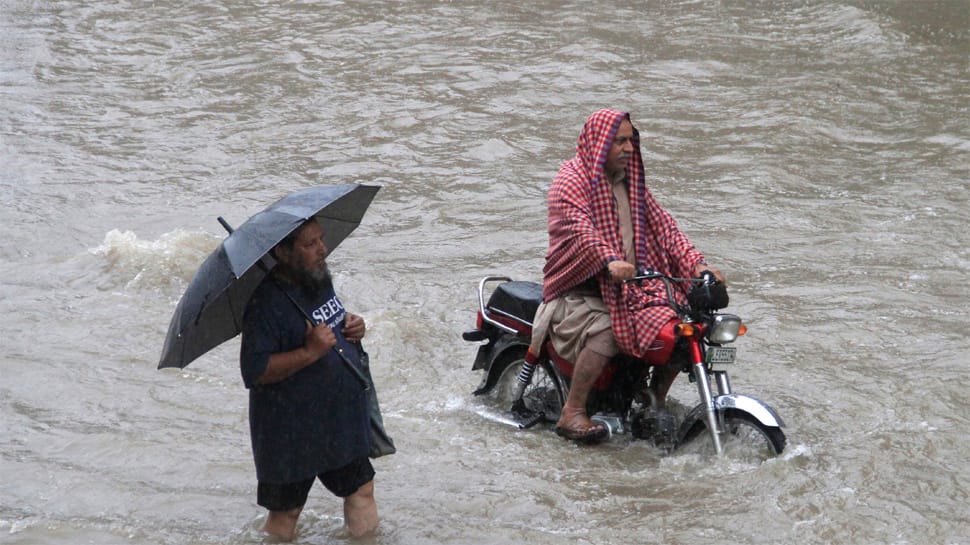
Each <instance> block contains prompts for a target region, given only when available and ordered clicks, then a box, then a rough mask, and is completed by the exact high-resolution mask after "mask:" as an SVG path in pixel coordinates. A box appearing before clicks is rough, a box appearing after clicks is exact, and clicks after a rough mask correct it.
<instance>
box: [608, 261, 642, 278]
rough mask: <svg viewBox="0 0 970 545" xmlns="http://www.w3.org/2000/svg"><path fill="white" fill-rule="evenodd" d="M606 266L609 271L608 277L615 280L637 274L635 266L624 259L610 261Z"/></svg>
mask: <svg viewBox="0 0 970 545" xmlns="http://www.w3.org/2000/svg"><path fill="white" fill-rule="evenodd" d="M606 268H607V269H608V270H609V271H610V278H612V279H613V281H615V282H622V281H624V280H629V279H631V278H633V277H634V276H636V275H637V268H636V266H634V265H633V264H632V263H627V262H626V261H620V260H616V261H610V264H609V265H607V266H606Z"/></svg>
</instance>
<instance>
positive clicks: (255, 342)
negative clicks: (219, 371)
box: [240, 219, 377, 541]
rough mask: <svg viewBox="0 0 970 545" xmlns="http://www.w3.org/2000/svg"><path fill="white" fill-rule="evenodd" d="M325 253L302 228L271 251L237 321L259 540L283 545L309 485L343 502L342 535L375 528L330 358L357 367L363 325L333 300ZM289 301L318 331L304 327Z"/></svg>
mask: <svg viewBox="0 0 970 545" xmlns="http://www.w3.org/2000/svg"><path fill="white" fill-rule="evenodd" d="M327 253H328V249H327V246H326V245H325V244H324V242H323V230H322V229H321V228H320V224H319V223H317V221H316V220H315V219H311V220H309V221H307V222H306V223H304V224H303V225H302V226H301V227H299V228H298V229H297V230H296V231H294V232H293V233H292V234H291V235H290V236H289V237H287V238H286V239H284V240H283V241H282V242H280V243H279V244H278V245H277V246H276V248H274V250H273V254H274V256H275V257H276V259H277V261H278V265H277V266H276V268H275V269H274V270H273V272H272V273H270V275H269V276H267V277H266V279H264V280H263V282H262V284H260V286H259V287H258V288H257V289H256V292H255V293H254V294H253V296H252V299H250V302H249V305H248V306H247V307H246V313H245V316H244V318H243V333H242V349H241V354H240V368H241V371H242V376H243V381H244V382H245V384H246V387H247V388H249V425H250V432H251V435H252V445H253V457H254V459H255V462H256V477H257V479H258V480H259V485H258V487H257V493H256V495H257V498H256V501H257V503H258V504H259V505H261V506H263V507H265V508H266V509H268V510H269V516H268V517H267V518H266V525H265V530H266V531H267V532H268V533H269V534H271V535H273V536H276V537H278V538H280V539H283V540H286V541H289V540H292V539H293V538H294V537H295V535H296V523H297V520H298V519H299V517H300V513H301V512H302V511H303V505H304V504H305V503H306V500H307V496H308V494H309V492H310V488H311V487H312V486H313V482H314V480H315V479H320V482H322V483H323V485H324V486H325V487H327V489H328V490H330V491H331V492H332V493H333V494H335V495H337V496H339V497H341V498H343V499H344V522H345V523H346V525H347V529H348V530H349V531H350V533H351V534H352V535H354V536H362V535H365V534H367V533H369V532H371V531H373V530H374V528H376V527H377V504H376V502H375V500H374V480H373V479H374V468H373V466H372V465H371V463H370V460H369V459H368V452H369V450H370V446H371V436H370V420H369V415H368V410H367V400H366V397H365V395H364V391H363V390H362V388H361V384H360V382H359V381H358V380H357V379H356V377H354V376H353V375H352V374H351V373H350V372H349V371H348V370H347V369H346V368H345V364H344V362H342V361H341V359H340V356H339V355H338V354H337V353H336V349H342V351H343V352H344V354H346V355H347V356H348V357H349V358H351V360H352V362H353V363H354V364H359V358H360V351H359V349H358V346H359V345H357V344H356V343H357V342H358V341H360V339H361V338H362V337H363V336H364V332H365V325H364V320H363V319H362V318H361V317H359V316H356V315H354V314H350V313H348V312H346V311H345V310H344V306H343V303H341V301H340V299H339V298H337V295H336V293H335V292H334V289H333V282H332V281H331V278H330V271H329V270H328V268H327V261H326V258H327ZM284 290H285V292H284ZM287 293H288V294H289V297H288V296H287ZM290 298H292V300H291V299H290ZM294 301H295V302H296V303H298V304H299V305H300V306H301V307H302V308H303V310H304V311H306V313H307V314H308V315H310V316H313V317H314V318H315V319H317V320H320V323H319V324H318V325H315V326H314V325H311V324H310V323H308V322H307V321H306V319H305V318H304V317H303V315H302V314H301V313H300V312H299V310H298V309H297V308H295V307H294Z"/></svg>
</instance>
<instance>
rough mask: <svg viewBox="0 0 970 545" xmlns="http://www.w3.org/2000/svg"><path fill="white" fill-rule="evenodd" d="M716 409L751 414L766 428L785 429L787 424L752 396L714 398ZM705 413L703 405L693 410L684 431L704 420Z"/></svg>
mask: <svg viewBox="0 0 970 545" xmlns="http://www.w3.org/2000/svg"><path fill="white" fill-rule="evenodd" d="M714 408H715V409H716V410H718V411H723V410H727V409H734V410H737V411H742V412H745V413H748V414H750V415H751V416H753V417H754V418H755V419H757V420H758V422H761V423H762V424H764V425H765V426H769V427H774V428H783V427H785V423H784V422H783V421H782V420H781V417H780V416H778V413H776V412H775V410H774V409H772V408H771V407H769V406H768V405H767V404H766V403H764V402H763V401H761V400H760V399H757V398H754V397H751V396H746V395H743V394H726V395H719V396H716V397H715V398H714ZM704 413H705V408H704V407H703V404H702V405H698V406H696V407H694V408H693V409H691V411H690V413H689V414H688V415H687V417H686V418H685V419H684V429H689V427H690V424H691V423H693V422H694V421H696V420H703V419H704Z"/></svg>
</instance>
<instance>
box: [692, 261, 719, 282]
mask: <svg viewBox="0 0 970 545" xmlns="http://www.w3.org/2000/svg"><path fill="white" fill-rule="evenodd" d="M704 271H711V272H712V273H714V278H717V281H718V282H720V283H722V284H724V286H725V287H727V280H725V279H724V275H723V274H721V271H719V270H717V269H715V268H714V267H711V266H710V265H705V264H703V263H698V264H697V266H695V267H694V271H693V272H692V273H691V276H693V277H694V278H700V277H701V274H703V273H704Z"/></svg>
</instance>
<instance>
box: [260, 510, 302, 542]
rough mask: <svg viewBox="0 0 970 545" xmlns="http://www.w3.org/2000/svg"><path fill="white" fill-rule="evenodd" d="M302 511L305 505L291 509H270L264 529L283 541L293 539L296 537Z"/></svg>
mask: <svg viewBox="0 0 970 545" xmlns="http://www.w3.org/2000/svg"><path fill="white" fill-rule="evenodd" d="M301 512H303V507H297V508H295V509H290V510H289V511H270V512H269V515H268V516H267V517H266V524H265V525H263V530H264V531H266V533H268V534H269V535H271V536H273V537H276V538H278V539H280V540H282V541H293V538H294V537H296V521H297V520H298V519H299V518H300V513H301Z"/></svg>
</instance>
